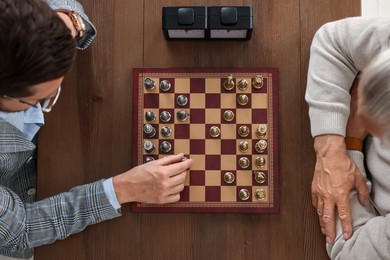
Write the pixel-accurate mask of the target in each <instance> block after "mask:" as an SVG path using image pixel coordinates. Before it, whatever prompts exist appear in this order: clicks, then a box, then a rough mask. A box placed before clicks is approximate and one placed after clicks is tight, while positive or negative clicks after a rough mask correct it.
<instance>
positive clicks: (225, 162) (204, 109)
mask: <svg viewBox="0 0 390 260" xmlns="http://www.w3.org/2000/svg"><path fill="white" fill-rule="evenodd" d="M133 83H134V89H133V90H134V93H133V96H134V108H133V109H134V110H133V112H134V116H133V130H134V133H133V147H134V150H133V166H136V165H139V164H142V163H145V162H146V161H148V160H153V159H158V158H162V157H164V156H167V155H169V154H176V153H180V152H182V153H184V154H185V156H186V157H188V158H192V159H193V160H194V163H193V165H192V166H191V168H190V169H189V171H188V174H187V178H186V182H185V189H184V190H183V192H181V199H180V201H179V202H177V203H172V204H164V205H155V204H143V203H134V204H133V206H132V210H133V211H134V212H218V213H221V212H238V213H276V212H278V211H279V193H278V71H277V69H276V68H136V69H134V82H133ZM254 85H255V86H256V87H255V86H254ZM179 96H180V97H179ZM183 96H184V97H183ZM226 111H228V112H226ZM167 112H168V113H167ZM179 114H180V115H179ZM167 115H168V116H167ZM163 121H166V122H163ZM145 125H147V126H145ZM167 127H168V128H169V130H170V131H168V132H165V133H164V135H165V136H163V133H162V128H165V129H164V130H167ZM153 129H154V130H153ZM164 130H163V131H164ZM167 142H168V143H169V144H167ZM163 143H164V144H163ZM149 148H151V149H149ZM164 149H165V151H163V150H164Z"/></svg>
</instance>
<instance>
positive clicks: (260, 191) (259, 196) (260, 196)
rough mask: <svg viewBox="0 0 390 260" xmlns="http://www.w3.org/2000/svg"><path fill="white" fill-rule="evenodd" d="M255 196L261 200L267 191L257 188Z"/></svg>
mask: <svg viewBox="0 0 390 260" xmlns="http://www.w3.org/2000/svg"><path fill="white" fill-rule="evenodd" d="M255 197H256V199H257V200H263V199H265V198H266V197H267V193H266V191H265V190H263V189H257V190H256V191H255Z"/></svg>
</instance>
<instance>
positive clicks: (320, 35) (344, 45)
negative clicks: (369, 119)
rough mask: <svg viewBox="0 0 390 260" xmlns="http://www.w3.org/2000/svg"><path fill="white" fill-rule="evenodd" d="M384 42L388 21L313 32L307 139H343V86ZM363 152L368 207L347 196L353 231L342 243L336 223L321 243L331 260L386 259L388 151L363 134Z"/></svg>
mask: <svg viewBox="0 0 390 260" xmlns="http://www.w3.org/2000/svg"><path fill="white" fill-rule="evenodd" d="M389 44H390V18H363V17H354V18H347V19H343V20H339V21H336V22H332V23H327V24H325V25H324V26H322V27H321V28H320V29H319V30H318V31H317V33H316V35H315V37H314V39H313V43H312V46H311V53H310V63H309V72H308V80H307V90H306V101H307V103H308V105H309V115H310V122H311V132H312V135H313V136H318V135H323V134H337V135H341V136H345V128H346V124H347V119H348V115H349V104H350V95H349V88H350V86H351V85H352V82H353V81H354V79H355V77H356V75H357V73H358V72H359V71H361V70H363V69H364V67H365V66H366V65H367V64H368V63H369V62H370V61H371V59H372V58H373V57H374V56H376V55H377V54H379V53H380V52H382V51H384V50H385V49H387V48H389V46H390V45H389ZM389 102H390V100H389ZM364 154H365V160H366V170H367V172H368V175H369V176H370V177H369V179H370V181H371V183H372V192H371V194H370V195H371V202H372V203H371V204H370V205H368V206H367V207H363V206H361V205H360V203H359V202H358V199H357V196H356V191H353V192H352V193H351V202H350V203H351V211H352V222H353V229H354V233H353V236H352V237H351V238H350V239H349V240H347V241H345V240H344V239H343V236H342V230H341V226H340V225H339V223H338V225H337V237H336V241H335V243H334V244H332V245H327V251H328V254H329V256H330V257H331V258H332V259H390V215H389V212H390V148H389V147H388V148H387V149H386V148H385V147H382V145H381V144H380V142H379V140H378V139H376V138H373V137H371V136H369V137H368V138H367V140H366V150H365V152H364ZM349 155H350V157H351V158H352V159H353V160H354V162H355V164H356V165H357V166H358V167H359V169H360V170H361V171H362V173H363V174H364V175H366V171H365V169H364V163H363V160H364V156H363V154H362V153H360V152H357V151H349ZM367 182H368V183H369V186H371V183H370V182H369V181H367ZM374 207H375V208H376V209H377V211H378V212H379V213H378V212H377V211H375V209H374Z"/></svg>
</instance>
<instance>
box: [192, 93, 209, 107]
mask: <svg viewBox="0 0 390 260" xmlns="http://www.w3.org/2000/svg"><path fill="white" fill-rule="evenodd" d="M189 99H190V102H191V108H205V107H206V96H205V94H202V93H191V94H190V96H189Z"/></svg>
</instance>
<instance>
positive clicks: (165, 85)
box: [160, 80, 171, 92]
mask: <svg viewBox="0 0 390 260" xmlns="http://www.w3.org/2000/svg"><path fill="white" fill-rule="evenodd" d="M160 89H161V90H162V91H165V92H166V91H169V90H170V89H171V83H169V81H168V80H163V81H161V82H160Z"/></svg>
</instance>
